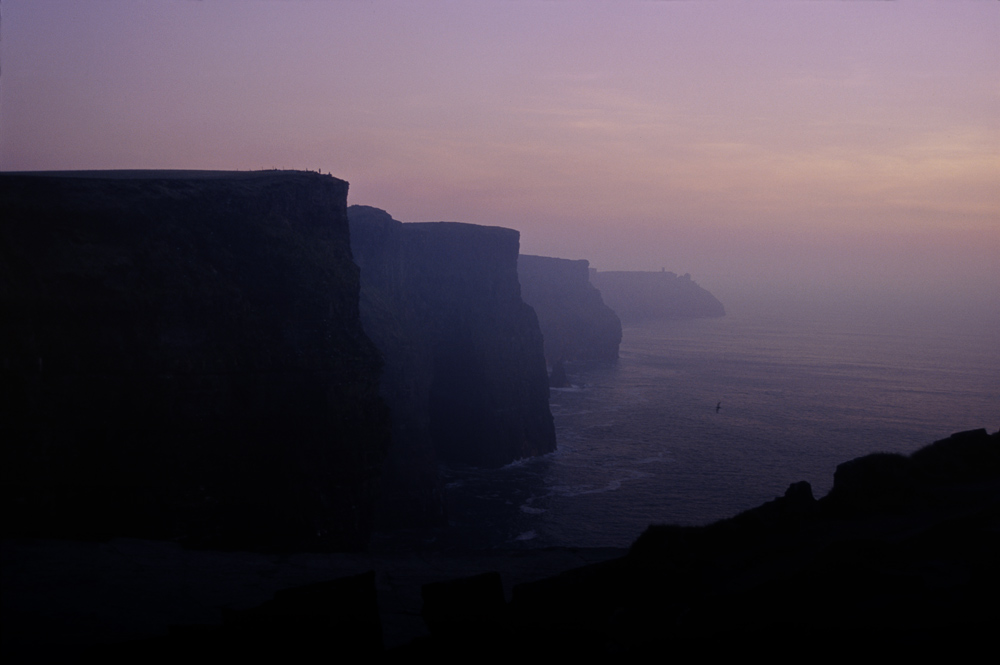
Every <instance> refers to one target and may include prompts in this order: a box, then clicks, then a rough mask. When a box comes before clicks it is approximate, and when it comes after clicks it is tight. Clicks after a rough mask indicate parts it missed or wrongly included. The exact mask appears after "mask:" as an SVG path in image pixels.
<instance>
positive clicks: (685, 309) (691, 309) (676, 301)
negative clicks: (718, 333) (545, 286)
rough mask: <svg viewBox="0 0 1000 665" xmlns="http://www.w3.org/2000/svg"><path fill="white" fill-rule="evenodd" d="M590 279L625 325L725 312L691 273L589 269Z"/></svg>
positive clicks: (720, 304)
mask: <svg viewBox="0 0 1000 665" xmlns="http://www.w3.org/2000/svg"><path fill="white" fill-rule="evenodd" d="M590 281H591V283H592V284H593V285H594V286H596V287H597V288H598V289H600V291H601V295H602V296H603V297H604V302H606V303H607V304H608V306H609V307H610V308H611V309H613V310H614V311H615V313H616V314H618V316H619V317H621V320H622V323H624V324H626V325H629V324H633V323H642V322H644V321H659V320H663V319H691V318H703V317H715V316H725V315H726V310H725V308H724V307H723V306H722V303H720V302H719V301H718V300H717V299H716V298H715V296H713V295H712V294H711V293H709V292H708V291H706V290H705V289H703V288H701V287H700V286H698V284H697V282H694V281H692V280H691V275H683V276H681V277H678V276H677V275H676V274H675V273H672V272H667V271H661V272H626V271H608V272H603V271H596V270H592V271H591V273H590Z"/></svg>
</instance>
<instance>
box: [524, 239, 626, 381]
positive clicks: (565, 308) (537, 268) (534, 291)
mask: <svg viewBox="0 0 1000 665" xmlns="http://www.w3.org/2000/svg"><path fill="white" fill-rule="evenodd" d="M517 275H518V277H519V278H520V280H521V297H522V298H524V302H526V303H528V304H529V305H531V307H533V308H534V310H535V313H536V314H537V315H538V325H539V326H541V329H542V337H543V338H544V340H545V359H546V361H547V362H548V363H549V364H550V365H554V364H555V363H556V362H557V361H559V360H566V361H578V360H580V361H590V360H597V361H613V360H617V359H618V346H619V344H621V341H622V324H621V321H619V320H618V315H617V314H615V313H614V311H612V309H611V308H610V307H608V306H607V305H605V304H604V301H603V300H602V299H601V292H600V291H598V290H597V289H596V288H594V286H593V285H592V284H591V283H590V264H589V263H588V262H587V261H584V260H580V261H571V260H569V259H557V258H551V257H548V256H531V255H526V254H521V255H520V256H519V257H518V259H517Z"/></svg>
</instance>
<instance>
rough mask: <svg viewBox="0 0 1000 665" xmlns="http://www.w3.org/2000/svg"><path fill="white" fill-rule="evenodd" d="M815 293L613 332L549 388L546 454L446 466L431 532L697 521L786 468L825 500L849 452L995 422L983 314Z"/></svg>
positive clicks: (994, 345) (999, 362)
mask: <svg viewBox="0 0 1000 665" xmlns="http://www.w3.org/2000/svg"><path fill="white" fill-rule="evenodd" d="M814 305H816V306H814V307H812V308H810V307H806V306H804V304H803V303H795V304H794V306H788V305H787V303H785V302H771V303H769V304H768V303H766V302H765V301H759V302H754V303H746V302H742V303H737V304H734V305H729V304H728V303H727V307H728V309H729V312H730V313H729V314H728V315H727V316H726V317H725V318H722V319H696V320H686V321H669V322H661V323H658V324H651V325H647V326H643V327H632V328H626V329H625V331H624V338H623V340H622V345H621V357H620V360H619V362H618V363H617V364H616V365H614V366H590V367H577V368H575V371H574V370H572V369H571V371H570V380H571V381H572V383H573V384H574V387H572V388H568V389H554V390H552V392H551V405H552V412H553V415H554V417H555V423H556V430H557V437H558V445H559V449H558V450H557V451H556V452H555V453H553V454H551V455H548V456H546V457H543V458H537V459H530V460H524V461H521V462H518V463H516V464H513V465H510V466H508V467H505V468H503V469H499V470H469V469H456V468H451V469H447V470H446V477H447V483H448V485H447V496H448V508H449V513H450V519H451V522H452V525H453V526H452V528H451V529H449V530H448V532H447V533H444V532H442V533H438V534H436V536H435V537H436V538H439V539H440V540H439V542H440V544H442V545H444V544H445V543H448V544H460V545H467V546H473V547H544V546H554V545H564V546H619V547H624V546H628V545H629V544H630V543H631V542H632V541H633V540H634V539H635V538H636V537H637V536H638V535H639V534H640V533H641V532H642V530H643V529H644V528H645V527H646V526H647V525H649V524H651V523H679V524H706V523H709V522H711V521H714V520H717V519H721V518H725V517H729V516H732V515H734V514H736V513H737V512H739V511H741V510H745V509H748V508H751V507H754V506H757V505H759V504H761V503H763V502H765V501H769V500H771V499H773V498H775V497H776V496H779V495H781V494H783V492H784V491H785V489H786V488H787V486H788V485H789V484H790V483H792V482H796V481H799V480H807V481H809V482H810V483H811V485H812V487H813V492H814V494H815V496H816V497H817V498H818V497H821V496H823V495H824V494H826V492H828V491H829V489H830V488H831V486H832V482H833V473H834V471H835V469H836V466H837V465H838V464H840V463H841V462H844V461H847V460H849V459H852V458H854V457H858V456H861V455H865V454H868V453H871V452H876V451H890V452H900V453H909V452H912V451H914V450H916V449H918V448H920V447H922V446H924V445H926V444H929V443H931V442H933V441H935V440H937V439H941V438H944V437H946V436H948V435H950V434H951V433H953V432H956V431H961V430H966V429H974V428H980V427H986V428H987V429H989V430H990V431H993V430H995V429H996V428H997V427H998V425H1000V380H998V379H997V378H996V377H997V376H1000V333H998V332H997V331H998V330H1000V326H997V325H996V323H997V322H996V321H995V320H991V318H995V316H996V313H995V312H991V311H985V310H982V309H974V310H970V311H968V312H966V315H965V316H961V317H958V318H955V317H954V316H953V317H952V318H950V319H949V318H944V317H943V316H941V315H940V311H939V312H931V311H925V312H924V313H921V312H920V311H919V310H913V309H907V307H905V306H904V305H903V304H900V303H895V304H893V303H885V304H884V306H883V307H881V308H879V307H863V306H860V305H859V306H856V307H854V308H841V309H838V308H836V307H831V306H826V307H823V306H820V305H821V303H814ZM719 402H721V408H720V409H719V410H718V413H717V412H716V405H717V404H718V403H719Z"/></svg>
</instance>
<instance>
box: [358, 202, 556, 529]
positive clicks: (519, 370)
mask: <svg viewBox="0 0 1000 665" xmlns="http://www.w3.org/2000/svg"><path fill="white" fill-rule="evenodd" d="M348 215H349V217H350V221H351V243H352V247H353V250H354V257H355V260H356V261H357V262H358V265H359V266H360V267H361V318H362V321H363V323H364V326H365V330H366V331H367V332H368V334H369V335H370V336H371V338H372V340H373V341H374V342H375V344H376V345H377V346H378V347H379V349H380V350H381V351H382V353H383V356H384V357H385V363H386V367H385V374H384V380H383V394H384V395H385V397H386V400H387V402H388V403H389V406H390V408H391V409H392V412H393V434H394V444H393V446H392V449H391V451H390V455H389V459H388V461H387V465H386V475H385V488H386V502H387V505H391V506H392V508H391V509H389V511H388V512H390V513H392V514H393V516H394V517H395V518H397V520H399V521H406V522H409V523H414V522H415V521H416V522H421V521H422V522H428V521H429V522H436V521H438V522H439V521H440V519H441V514H442V513H441V511H442V504H441V501H440V493H439V489H438V485H437V483H438V481H437V469H436V465H437V463H438V462H439V461H451V462H460V463H465V464H471V465H477V466H491V467H496V466H502V465H504V464H507V463H509V462H512V461H514V460H516V459H519V458H522V457H529V456H533V455H540V454H543V453H547V452H551V451H552V450H554V449H555V429H554V427H553V423H552V415H551V413H550V412H549V402H548V383H547V377H546V373H545V359H544V357H543V351H542V336H541V332H540V330H539V328H538V320H537V318H536V316H535V313H534V311H533V310H532V309H531V308H530V307H529V306H528V305H526V304H525V303H524V301H523V300H522V299H521V292H520V286H519V283H518V279H517V251H518V244H519V235H518V232H517V231H514V230H511V229H504V228H498V227H485V226H476V225H473V224H457V223H447V222H437V223H421V224H403V223H401V222H398V221H396V220H394V219H392V218H391V217H390V216H389V215H388V214H387V213H386V212H384V211H382V210H379V209H377V208H371V207H368V206H350V208H348Z"/></svg>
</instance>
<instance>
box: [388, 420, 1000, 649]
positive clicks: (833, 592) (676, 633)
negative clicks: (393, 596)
mask: <svg viewBox="0 0 1000 665" xmlns="http://www.w3.org/2000/svg"><path fill="white" fill-rule="evenodd" d="M998 524H1000V432H997V433H994V434H987V432H986V430H974V431H968V432H960V433H958V434H954V435H952V436H951V437H949V438H948V439H944V440H941V441H938V442H936V443H934V444H932V445H930V446H928V447H926V448H924V449H922V450H919V451H917V452H915V453H914V454H912V455H910V456H908V457H907V456H903V455H895V454H874V455H868V456H866V457H862V458H858V459H856V460H852V461H850V462H845V463H844V464H841V465H840V466H839V467H838V468H837V472H836V475H835V481H834V488H833V490H832V491H831V492H830V493H829V494H828V495H827V496H826V497H823V498H822V499H819V500H816V499H814V498H813V495H812V490H811V488H810V487H809V484H808V483H805V482H799V483H794V484H792V485H791V486H790V487H789V488H788V491H787V492H786V493H785V495H784V496H782V497H779V498H777V499H775V500H774V501H770V502H768V503H766V504H764V505H762V506H759V507H757V508H754V509H752V510H748V511H746V512H744V513H741V514H739V515H736V516H735V517H732V518H730V519H726V520H721V521H719V522H717V523H715V524H712V525H709V526H705V527H679V526H666V525H661V526H652V527H650V528H649V529H648V530H647V531H646V532H645V533H643V534H642V536H641V537H640V538H639V539H638V540H637V541H636V542H635V544H634V545H633V546H632V548H631V550H630V551H629V553H628V555H627V556H625V557H622V558H619V559H615V560H610V561H606V562H603V563H598V564H595V565H591V566H587V567H584V568H578V569H575V570H570V571H567V572H565V573H562V574H560V575H558V576H556V577H551V578H548V579H542V580H539V581H536V582H528V583H525V584H520V585H517V586H515V587H514V589H513V598H512V601H511V602H510V603H509V604H505V603H504V600H503V596H502V594H499V595H498V594H497V592H496V591H495V589H494V587H498V586H499V581H496V582H493V583H492V584H490V583H489V582H490V580H487V579H485V577H484V576H480V577H478V578H466V579H462V580H456V581H454V582H452V583H450V586H448V587H443V586H442V585H440V584H437V585H434V586H435V588H434V589H433V591H434V592H435V593H434V597H433V598H432V594H431V593H430V591H431V590H430V589H429V588H428V587H430V586H431V585H428V586H427V587H425V592H424V611H423V614H424V616H425V619H426V620H427V624H428V627H429V629H430V631H431V636H432V639H431V640H427V641H424V642H421V643H416V642H415V643H414V644H413V645H412V646H411V648H410V650H409V652H408V653H407V655H408V656H411V657H412V656H415V655H416V654H417V653H418V652H423V653H424V654H425V655H444V654H448V653H466V652H468V650H471V649H476V648H479V649H482V650H483V652H487V651H488V652H489V653H494V654H500V655H506V654H510V655H511V656H513V655H515V654H518V653H524V650H525V649H530V650H531V651H532V652H533V653H536V654H540V655H543V656H544V655H548V654H552V655H555V654H560V655H561V656H562V657H566V656H570V657H573V656H581V657H590V658H593V656H594V654H596V653H603V654H607V655H611V654H614V655H615V656H616V657H618V658H621V657H623V656H626V657H627V656H638V655H642V656H647V655H649V656H652V655H656V656H659V657H663V656H664V655H670V656H674V657H678V658H681V659H682V660H691V659H703V658H704V657H705V656H706V655H710V656H719V657H728V658H744V657H746V656H747V655H748V654H761V655H765V654H766V655H767V656H770V657H773V656H775V655H779V656H781V657H801V655H802V654H803V653H809V652H810V651H811V650H814V649H815V648H816V645H817V644H822V645H824V647H823V648H824V649H826V650H827V652H829V653H832V654H836V655H838V656H842V657H843V656H850V657H854V656H856V655H857V654H859V653H872V652H874V653H880V652H881V653H886V654H889V653H891V654H892V656H893V657H900V656H916V655H920V656H924V657H926V655H927V653H928V652H929V651H930V652H934V653H937V654H941V655H948V656H949V657H955V656H957V655H958V654H962V656H966V655H967V656H969V657H974V656H975V655H976V654H979V653H983V652H984V650H988V649H991V648H993V644H994V642H995V640H994V637H993V636H994V634H995V626H996V622H997V620H998V619H1000V610H998V609H997V604H996V596H997V593H998V592H1000V576H998V574H997V561H998V560H1000V537H998V532H997V528H998ZM431 600H433V601H434V603H433V605H432V604H431ZM873 650H874V651H873Z"/></svg>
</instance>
